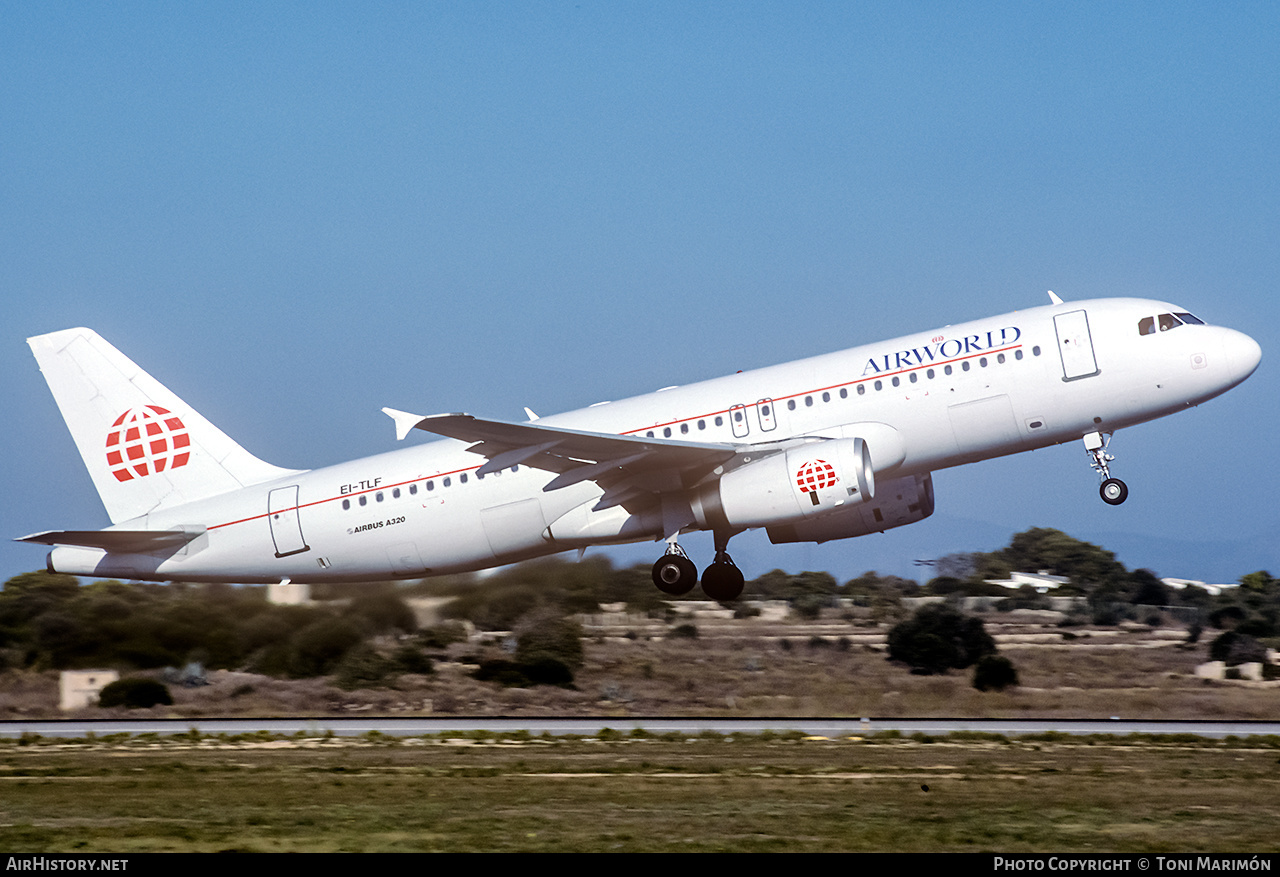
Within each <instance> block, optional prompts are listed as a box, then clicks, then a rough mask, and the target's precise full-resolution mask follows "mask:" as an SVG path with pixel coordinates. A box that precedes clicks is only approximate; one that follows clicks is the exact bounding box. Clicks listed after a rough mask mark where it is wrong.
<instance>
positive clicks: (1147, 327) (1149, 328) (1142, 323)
mask: <svg viewBox="0 0 1280 877" xmlns="http://www.w3.org/2000/svg"><path fill="white" fill-rule="evenodd" d="M1184 324H1191V325H1194V326H1203V325H1204V320H1201V319H1200V318H1198V317H1195V316H1193V315H1191V314H1161V315H1160V316H1158V317H1143V318H1142V319H1141V320H1139V321H1138V334H1139V335H1154V334H1156V332H1168V331H1169V330H1170V329H1176V328H1178V327H1179V326H1182V325H1184Z"/></svg>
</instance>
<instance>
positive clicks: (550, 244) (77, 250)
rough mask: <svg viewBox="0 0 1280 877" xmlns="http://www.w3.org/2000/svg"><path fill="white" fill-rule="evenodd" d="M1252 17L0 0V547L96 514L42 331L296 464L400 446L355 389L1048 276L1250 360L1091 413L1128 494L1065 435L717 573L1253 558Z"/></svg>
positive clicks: (629, 352)
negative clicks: (1028, 548) (1010, 549)
mask: <svg viewBox="0 0 1280 877" xmlns="http://www.w3.org/2000/svg"><path fill="white" fill-rule="evenodd" d="M1278 41H1280V6H1277V5H1276V4H1274V3H1224V4H1204V3H1193V4H1182V3H1171V2H1161V3H1097V4H1093V3H1061V4H1059V3H1037V4H1019V3H1009V4H1002V3H987V4H944V3H901V2H895V3H849V2H845V3H832V4H825V3H807V4H805V3H794V2H789V3H776V4H774V3H746V4H743V3H621V2H607V3H597V2H577V3H556V2H539V3H528V4H525V3H511V2H505V3H494V4H485V3H478V2H476V3H472V2H468V3H406V4H397V3H351V4H337V3H306V4H282V3H242V4H239V3H211V4H200V3H184V4H167V3H125V4H108V3H72V4H60V3H52V2H51V3H38V4H35V3H21V2H0V329H2V333H0V368H2V369H3V374H4V376H5V379H4V382H3V384H0V387H3V391H4V402H5V410H7V411H9V412H10V415H11V416H10V418H9V424H8V428H7V429H5V430H3V432H2V433H0V447H2V448H3V457H4V459H5V460H6V461H7V463H6V467H5V476H6V477H5V480H6V483H7V487H8V489H7V491H6V501H5V502H4V503H3V507H2V508H0V524H2V525H3V526H0V535H4V536H6V537H13V536H20V535H23V534H26V533H30V532H33V531H38V530H44V529H62V528H88V527H99V526H105V525H106V524H107V519H106V515H105V512H104V511H103V510H102V507H101V504H100V503H99V502H98V500H97V497H96V494H94V492H93V489H92V486H91V484H90V482H89V478H88V476H87V474H86V473H85V472H84V471H83V468H82V466H81V464H80V460H79V457H78V455H77V453H76V451H75V447H74V445H73V444H72V442H71V439H70V437H69V436H68V435H67V433H66V431H65V429H64V428H63V426H62V422H61V419H60V417H59V416H58V413H57V410H56V408H55V406H54V404H53V401H52V399H51V398H50V397H49V395H48V392H47V390H46V388H45V386H44V383H43V380H42V379H41V377H40V374H39V372H38V370H37V369H36V366H35V362H34V360H33V359H32V358H31V356H30V353H29V350H28V348H27V346H26V344H25V343H24V339H25V338H26V337H27V336H30V335H34V334H39V333H43V332H49V331H53V330H56V329H63V328H67V327H70V326H75V325H86V326H90V327H93V328H95V329H96V330H97V331H99V332H100V333H101V334H103V335H104V336H105V337H106V338H107V339H108V340H110V341H112V343H114V344H116V345H117V346H118V347H120V348H121V349H122V350H124V351H125V352H126V353H127V354H129V355H130V356H132V357H133V358H134V359H135V360H136V361H137V362H138V363H139V364H140V365H142V366H143V367H144V368H146V369H148V370H149V371H151V372H152V374H154V375H155V376H156V377H158V378H159V379H160V380H162V381H163V382H165V383H166V384H168V385H169V386H170V387H172V388H173V389H174V390H176V391H177V392H178V393H179V395H181V396H183V397H184V398H185V399H186V400H187V401H188V402H190V403H191V404H193V405H194V406H195V407H196V408H198V409H199V410H200V411H201V412H202V413H203V414H205V415H206V416H207V417H209V418H210V419H211V420H213V421H214V422H215V423H217V424H218V425H219V426H221V427H222V428H223V429H224V430H226V431H227V432H228V433H229V434H231V435H232V436H233V437H235V438H236V439H237V440H238V441H240V442H241V443H242V444H243V445H245V446H246V447H247V448H248V449H249V450H251V451H252V452H254V453H256V454H257V455H259V456H261V457H263V458H265V459H267V460H269V461H271V462H274V463H277V464H280V465H284V466H291V467H299V468H311V467H315V466H320V465H325V464H328V463H334V462H337V461H340V460H343V459H348V458H352V457H358V456H363V455H366V454H371V453H377V452H379V451H382V450H386V449H388V448H390V447H392V446H393V445H394V435H393V429H392V424H391V421H390V420H389V419H387V418H386V417H384V416H383V415H382V414H381V413H379V409H380V408H381V407H382V406H384V405H388V406H392V407H396V408H403V409H407V410H412V411H421V412H424V413H425V412H438V411H459V410H465V411H469V412H472V413H475V414H478V415H482V416H489V417H497V418H506V419H519V418H521V417H522V413H521V408H522V406H525V405H528V406H529V407H531V408H533V409H534V410H535V411H538V412H539V413H543V414H546V413H553V412H556V411H562V410H566V409H571V408H576V407H580V406H583V405H587V404H590V403H592V402H596V401H599V400H601V399H616V398H621V397H624V396H627V395H633V394H636V393H642V392H646V391H649V390H652V389H656V388H658V387H662V386H666V385H669V384H676V383H687V382H690V381H692V380H696V379H699V378H708V377H714V376H716V375H720V374H724V373H726V372H731V371H735V370H737V369H740V368H751V367H755V366H761V365H767V364H771V363H773V362H779V361H783V360H788V359H795V358H799V357H802V356H806V355H809V354H812V353H818V352H825V351H829V350H836V349H840V348H843V347H849V346H852V345H854V344H859V343H865V342H870V341H876V340H880V339H884V338H889V337H893V336H895V335H900V334H905V333H907V332H910V331H915V330H918V329H925V328H930V327H933V326H937V325H943V324H947V323H952V322H959V321H962V320H966V319H971V318H975V317H979V316H983V315H988V314H994V313H1001V312H1005V311H1011V310H1015V309H1018V308H1024V307H1029V306H1034V305H1039V304H1042V303H1045V302H1046V301H1047V297H1046V295H1045V290H1047V289H1053V290H1054V291H1055V292H1057V293H1058V294H1059V295H1061V296H1062V297H1063V298H1066V299H1082V298H1091V297H1099V296H1111V295H1116V296H1128V295H1135V296H1150V297H1157V298H1162V299H1166V300H1171V301H1174V302H1177V303H1179V304H1181V305H1183V306H1184V307H1186V308H1187V309H1189V310H1191V311H1192V312H1193V313H1196V314H1198V315H1199V316H1200V317H1202V318H1204V319H1205V320H1207V321H1210V322H1214V323H1219V324H1223V325H1228V326H1232V327H1234V328H1238V329H1242V330H1244V331H1247V332H1249V333H1250V334H1252V335H1253V336H1254V337H1255V338H1256V339H1257V340H1258V341H1259V343H1260V344H1261V345H1262V348H1263V352H1264V356H1263V364H1262V366H1261V367H1260V369H1259V370H1258V372H1257V373H1256V374H1255V375H1254V376H1253V377H1252V378H1251V379H1250V380H1249V381H1248V382H1246V383H1245V384H1244V385H1242V386H1241V387H1239V388H1237V389H1236V390H1234V391H1232V392H1231V393H1229V394H1227V395H1226V396H1224V397H1222V398H1220V399H1218V400H1214V401H1213V402H1211V403H1209V404H1207V405H1205V406H1203V407H1201V408H1199V409H1196V410H1193V411H1190V412H1187V413H1184V414H1181V415H1178V416H1176V417H1173V418H1169V419H1166V420H1162V421H1158V422H1155V423H1152V424H1147V425H1144V426H1140V427H1137V428H1134V429H1131V430H1127V431H1125V432H1122V433H1120V434H1118V435H1117V437H1116V439H1115V441H1114V443H1113V450H1114V452H1115V453H1116V456H1117V457H1118V462H1117V464H1116V470H1115V471H1116V474H1118V475H1119V476H1120V477H1122V478H1124V479H1125V480H1126V481H1127V482H1128V483H1129V486H1130V489H1131V495H1130V499H1129V501H1128V503H1126V504H1125V505H1124V506H1122V507H1120V508H1114V509H1113V508H1110V507H1107V506H1104V505H1103V504H1102V503H1101V502H1100V500H1099V499H1098V497H1097V492H1096V479H1095V476H1094V475H1093V473H1092V471H1091V470H1090V469H1089V466H1088V463H1087V460H1086V458H1085V455H1084V453H1083V451H1082V450H1081V449H1080V448H1079V447H1076V446H1074V445H1072V446H1063V447H1059V448H1054V449H1047V450H1042V451H1037V452H1035V453H1033V454H1024V455H1021V456H1018V457H1015V458H1009V459H1005V460H998V461H991V462H988V463H983V464H978V465H975V466H969V467H965V468H962V469H958V470H950V471H946V472H941V473H938V474H937V476H936V478H935V486H936V489H937V493H938V513H937V514H936V515H935V516H934V517H933V518H932V519H930V520H928V521H925V522H923V523H920V524H916V525H914V526H911V527H907V528H904V529H902V530H899V531H894V532H892V533H889V534H886V535H883V536H873V537H866V538H863V539H858V540H846V541H843V542H838V543H831V544H828V545H825V546H820V547H788V548H782V547H774V546H771V545H769V544H768V542H767V540H766V539H764V538H763V536H750V535H747V536H742V537H738V538H737V539H735V541H734V544H733V548H734V554H735V558H736V559H737V560H738V562H739V565H740V566H742V567H743V568H744V570H745V571H746V572H747V575H748V577H751V576H753V575H756V574H758V573H760V572H764V571H766V570H767V569H769V568H772V567H774V566H781V567H784V568H787V569H792V570H799V569H803V568H813V569H828V570H831V571H832V572H834V573H836V575H837V576H838V577H840V578H846V577H851V576H853V575H856V574H858V573H860V572H862V571H863V570H866V569H877V570H880V571H881V572H893V573H897V574H904V575H906V574H917V573H915V572H914V571H913V568H912V566H911V561H912V560H914V559H917V558H935V557H938V556H941V555H943V554H947V553H949V552H953V551H965V550H989V549H994V548H998V547H1001V546H1003V545H1004V544H1005V543H1006V542H1007V540H1008V537H1009V536H1010V535H1011V534H1012V533H1014V532H1017V531H1019V530H1023V529H1026V528H1028V527H1032V526H1045V527H1056V528H1059V529H1062V530H1065V531H1067V532H1069V533H1072V534H1073V535H1076V536H1079V537H1081V538H1087V539H1089V540H1090V541H1095V542H1098V543H1100V544H1103V545H1105V546H1107V547H1109V548H1112V549H1113V550H1117V551H1118V552H1119V553H1120V557H1121V560H1123V561H1125V562H1126V563H1127V564H1129V565H1130V566H1150V567H1152V568H1154V569H1156V571H1157V572H1159V573H1160V574H1162V575H1185V576H1188V577H1199V578H1207V579H1212V580H1216V581H1224V580H1225V581H1232V580H1235V579H1237V578H1238V577H1239V576H1240V575H1243V574H1244V573H1247V572H1250V571H1252V570H1255V569H1259V568H1265V567H1270V568H1272V569H1273V570H1275V571H1277V572H1280V546H1277V539H1276V537H1277V535H1280V512H1277V510H1276V508H1275V503H1274V501H1273V498H1274V497H1275V496H1277V495H1278V490H1277V488H1278V487H1280V485H1278V484H1277V481H1278V479H1277V475H1276V471H1275V467H1274V466H1273V465H1272V462H1273V458H1274V456H1275V449H1276V441H1275V439H1274V436H1275V435H1277V433H1278V432H1280V423H1278V422H1277V421H1278V420H1280V411H1278V409H1277V404H1276V400H1277V378H1276V377H1275V375H1276V370H1275V366H1274V364H1273V362H1274V358H1275V357H1276V356H1277V355H1278V353H1280V344H1278V343H1277V334H1278V333H1277V330H1276V326H1277V323H1278V322H1280V320H1278V319H1277V317H1278V316H1280V314H1278V312H1280V299H1278V298H1277V296H1276V295H1275V283H1276V279H1277V278H1278V277H1280V185H1278V184H1280V161H1277V159H1276V143H1277V142H1280V99H1278V98H1277V95H1280V59H1278V55H1280V53H1277V52H1276V51H1275V47H1276V45H1277V43H1278ZM794 326H800V327H802V331H796V330H795V329H794V328H793V327H794ZM704 541H705V543H706V544H703V542H704ZM689 545H690V547H691V550H692V551H693V552H694V553H695V555H697V554H704V555H707V556H706V557H699V560H700V562H702V563H705V562H706V561H707V560H708V559H709V553H710V542H709V539H707V540H701V541H700V540H699V539H697V538H694V539H691V540H689ZM657 553H658V552H657V549H656V547H655V546H653V545H644V546H638V547H633V548H628V549H625V550H623V551H621V552H620V553H619V554H618V557H619V559H620V561H622V562H631V561H633V560H637V561H638V560H646V561H647V560H650V559H652V558H653V557H656V554H657ZM42 563H43V552H42V551H41V550H40V549H39V548H36V547H33V546H26V545H21V544H15V543H10V542H5V543H3V544H0V577H8V576H9V575H13V574H16V573H18V572H22V571H26V570H29V569H35V568H39V567H40V566H41V565H42Z"/></svg>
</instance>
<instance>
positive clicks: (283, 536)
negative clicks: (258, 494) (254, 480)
mask: <svg viewBox="0 0 1280 877" xmlns="http://www.w3.org/2000/svg"><path fill="white" fill-rule="evenodd" d="M267 520H268V521H269V522H270V523H271V538H272V540H273V541H274V542H275V545H276V557H288V556H289V555H290V554H299V553H301V552H303V551H308V550H309V549H310V547H311V546H309V545H307V541H306V539H304V538H303V537H302V522H301V521H300V520H299V519H298V485H296V484H294V485H291V486H289V487H277V488H276V489H275V490H273V491H271V493H269V494H267Z"/></svg>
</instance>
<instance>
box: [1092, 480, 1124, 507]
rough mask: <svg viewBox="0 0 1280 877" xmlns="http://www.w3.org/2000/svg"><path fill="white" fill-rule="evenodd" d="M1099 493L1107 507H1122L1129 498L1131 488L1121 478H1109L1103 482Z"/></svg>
mask: <svg viewBox="0 0 1280 877" xmlns="http://www.w3.org/2000/svg"><path fill="white" fill-rule="evenodd" d="M1098 493H1099V494H1101V496H1102V501H1103V502H1105V503H1106V504H1107V505H1120V503H1122V502H1124V501H1125V500H1126V499H1128V498H1129V486H1128V485H1127V484H1125V483H1124V482H1123V481H1121V480H1120V479H1119V478H1108V479H1107V480H1106V481H1104V482H1102V487H1100V488H1098Z"/></svg>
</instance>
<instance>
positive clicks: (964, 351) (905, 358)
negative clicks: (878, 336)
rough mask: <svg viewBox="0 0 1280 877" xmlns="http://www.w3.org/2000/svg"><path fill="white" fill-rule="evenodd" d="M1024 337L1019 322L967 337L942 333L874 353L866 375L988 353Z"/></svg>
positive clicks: (865, 370) (864, 369) (863, 371)
mask: <svg viewBox="0 0 1280 877" xmlns="http://www.w3.org/2000/svg"><path fill="white" fill-rule="evenodd" d="M1021 337H1022V330H1021V329H1019V328H1018V327H1017V326H1006V327H1005V328H1003V329H993V330H991V331H990V332H984V333H982V334H979V335H966V336H964V337H963V338H946V339H943V338H942V337H941V336H938V337H937V338H935V339H933V341H931V342H930V343H928V344H926V345H923V346H921V347H913V348H911V349H910V350H897V351H894V352H893V353H886V354H885V355H884V356H873V357H872V358H871V359H868V360H867V364H866V366H865V367H864V368H863V369H862V377H864V378H865V377H866V376H867V375H878V374H883V373H884V372H894V371H901V370H902V369H909V368H916V367H918V366H922V365H928V364H929V363H931V362H939V361H941V360H947V359H956V358H958V357H962V356H967V355H969V354H975V353H985V352H986V351H989V350H994V349H996V348H999V347H1009V346H1011V345H1014V344H1017V343H1018V339H1019V338H1021Z"/></svg>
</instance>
